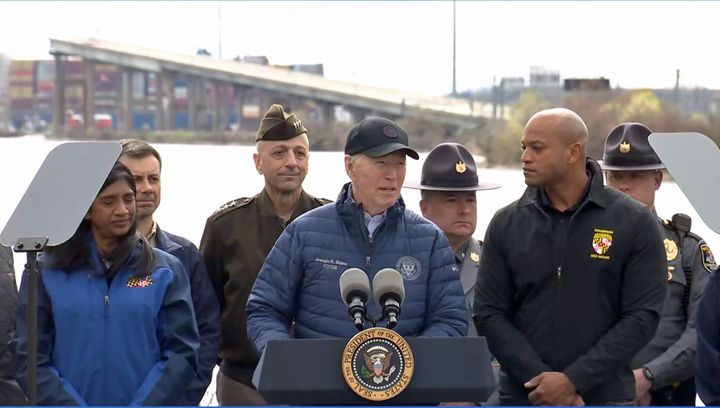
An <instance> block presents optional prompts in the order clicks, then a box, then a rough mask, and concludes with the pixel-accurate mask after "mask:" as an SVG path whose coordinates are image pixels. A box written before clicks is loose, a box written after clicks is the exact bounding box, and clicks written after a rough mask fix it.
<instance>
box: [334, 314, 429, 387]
mask: <svg viewBox="0 0 720 408" xmlns="http://www.w3.org/2000/svg"><path fill="white" fill-rule="evenodd" d="M414 368H415V361H414V360H413V354H412V350H410V345H409V344H408V343H407V342H406V341H405V339H404V338H403V337H402V336H400V335H399V334H397V333H396V332H394V331H393V330H389V329H385V328H382V327H373V328H370V329H365V330H363V331H361V332H360V333H358V334H356V335H355V336H353V337H352V338H351V339H350V341H348V343H347V345H346V346H345V349H344V350H343V355H342V373H343V377H344V378H345V383H346V384H347V385H348V387H350V389H351V390H353V392H355V393H356V394H357V395H359V396H361V397H363V398H365V399H367V400H370V401H385V400H388V399H390V398H393V397H394V396H396V395H398V394H400V393H401V392H402V391H403V390H404V389H405V388H406V387H407V386H408V384H409V383H410V380H411V379H412V375H413V369H414Z"/></svg>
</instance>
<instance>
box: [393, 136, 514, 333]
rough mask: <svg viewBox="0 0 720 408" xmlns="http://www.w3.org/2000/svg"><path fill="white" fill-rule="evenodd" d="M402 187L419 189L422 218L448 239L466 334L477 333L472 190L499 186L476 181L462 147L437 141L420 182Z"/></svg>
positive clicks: (477, 246)
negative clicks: (457, 276) (465, 313)
mask: <svg viewBox="0 0 720 408" xmlns="http://www.w3.org/2000/svg"><path fill="white" fill-rule="evenodd" d="M403 187H405V188H413V189H419V190H420V197H421V200H420V211H421V212H422V215H423V217H425V218H427V219H428V220H430V221H432V222H433V223H435V225H437V226H438V227H439V228H440V229H441V230H442V231H443V232H444V233H445V236H446V237H447V239H448V241H449V242H450V247H452V250H453V252H454V253H455V263H456V265H457V267H458V270H459V271H460V283H462V288H463V292H464V293H465V304H466V306H467V308H468V326H469V330H468V335H470V336H477V329H476V328H475V324H474V323H473V320H472V310H473V300H474V298H475V283H476V281H477V275H478V269H479V268H480V255H481V253H482V244H483V243H482V241H480V240H477V239H475V238H473V236H472V235H473V233H475V227H476V225H477V197H476V196H477V194H476V191H479V190H491V189H495V188H498V187H500V185H499V184H493V183H485V182H479V181H478V175H477V169H476V166H475V159H474V158H473V156H472V154H471V153H470V151H469V150H468V149H467V148H466V147H465V146H463V145H461V144H459V143H441V144H439V145H437V146H436V147H435V148H433V149H432V151H431V152H430V153H429V154H428V156H427V158H426V159H425V162H424V163H423V166H422V173H421V176H420V182H407V183H405V185H404V186H403Z"/></svg>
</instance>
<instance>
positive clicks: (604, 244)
mask: <svg viewBox="0 0 720 408" xmlns="http://www.w3.org/2000/svg"><path fill="white" fill-rule="evenodd" d="M594 232H595V233H594V234H593V237H592V249H593V253H591V254H590V258H594V259H610V256H609V255H607V253H608V251H610V247H611V246H612V242H613V232H612V231H611V230H604V229H599V228H595V230H594Z"/></svg>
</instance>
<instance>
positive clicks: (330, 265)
mask: <svg viewBox="0 0 720 408" xmlns="http://www.w3.org/2000/svg"><path fill="white" fill-rule="evenodd" d="M315 262H317V263H320V264H322V268H323V269H330V270H331V271H336V270H337V269H338V268H347V266H348V264H347V262H343V261H341V260H339V259H327V258H315Z"/></svg>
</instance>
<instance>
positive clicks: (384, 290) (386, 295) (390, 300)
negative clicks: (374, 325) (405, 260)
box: [373, 268, 405, 329]
mask: <svg viewBox="0 0 720 408" xmlns="http://www.w3.org/2000/svg"><path fill="white" fill-rule="evenodd" d="M373 296H375V300H377V302H378V304H379V305H380V307H382V311H383V317H384V318H386V319H387V321H388V323H387V328H388V329H392V328H393V327H395V326H396V325H397V317H398V316H399V315H400V304H401V303H402V302H403V300H405V284H404V283H403V278H402V276H400V272H398V271H396V270H395V269H392V268H385V269H381V270H380V271H378V273H376V274H375V277H374V278H373Z"/></svg>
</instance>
